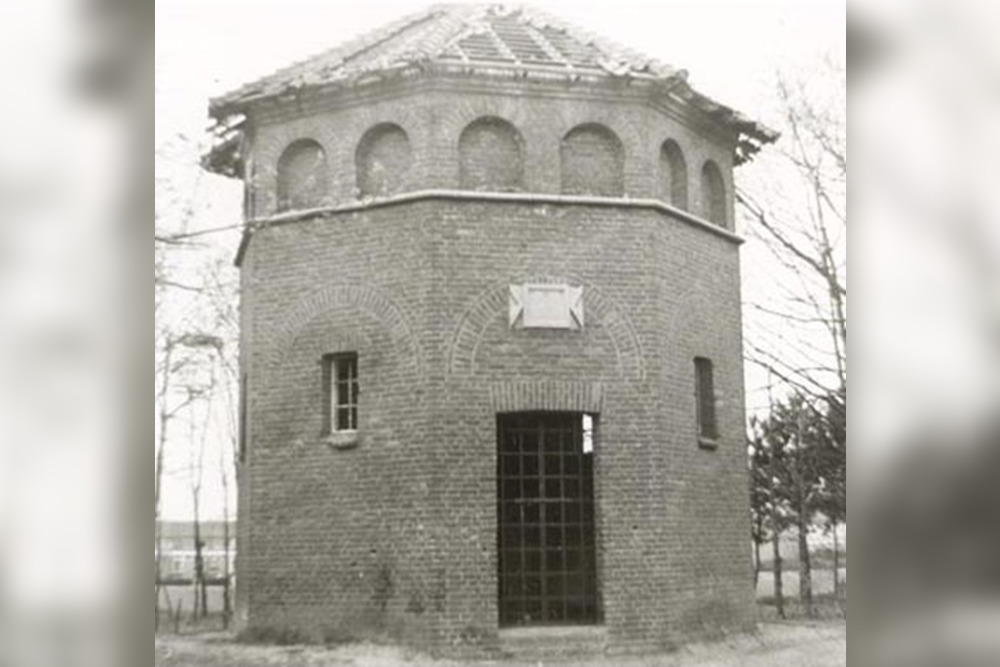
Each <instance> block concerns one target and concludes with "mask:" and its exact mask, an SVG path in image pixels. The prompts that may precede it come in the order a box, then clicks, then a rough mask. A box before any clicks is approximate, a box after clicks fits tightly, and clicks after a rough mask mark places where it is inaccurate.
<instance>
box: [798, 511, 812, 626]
mask: <svg viewBox="0 0 1000 667" xmlns="http://www.w3.org/2000/svg"><path fill="white" fill-rule="evenodd" d="M803 516H804V512H801V511H800V512H799V518H798V525H799V599H800V600H801V602H802V610H803V611H804V612H805V615H806V618H813V617H814V616H815V610H814V609H813V595H812V569H811V563H810V560H809V525H808V524H807V523H806V522H805V520H804V519H803Z"/></svg>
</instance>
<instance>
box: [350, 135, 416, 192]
mask: <svg viewBox="0 0 1000 667" xmlns="http://www.w3.org/2000/svg"><path fill="white" fill-rule="evenodd" d="M412 161H413V155H412V152H411V149H410V139H409V137H408V136H406V132H405V131H403V128H401V127H400V126H399V125H396V124H395V123H380V124H378V125H376V126H375V127H373V128H371V129H370V130H368V131H367V132H365V134H364V136H363V137H361V141H360V142H358V148H357V151H356V152H355V154H354V166H355V169H356V172H357V186H358V196H360V197H386V196H389V195H394V194H397V193H399V192H402V191H403V190H404V189H405V188H406V179H407V174H408V172H409V171H410V164H411V163H412Z"/></svg>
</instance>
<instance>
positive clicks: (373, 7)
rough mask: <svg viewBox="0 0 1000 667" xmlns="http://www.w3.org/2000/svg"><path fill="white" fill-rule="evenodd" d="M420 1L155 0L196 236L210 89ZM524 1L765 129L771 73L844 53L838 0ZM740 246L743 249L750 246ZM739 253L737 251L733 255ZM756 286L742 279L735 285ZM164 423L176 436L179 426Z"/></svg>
mask: <svg viewBox="0 0 1000 667" xmlns="http://www.w3.org/2000/svg"><path fill="white" fill-rule="evenodd" d="M427 4H430V3H422V2H413V1H410V0H388V1H385V0H382V1H379V2H368V3H355V2H334V1H331V0H313V1H311V2H310V1H307V0H161V2H158V3H156V46H155V67H156V95H155V105H156V127H155V142H156V146H157V148H158V149H159V148H161V147H168V150H166V151H165V153H167V154H168V155H169V158H168V159H166V160H159V159H158V160H157V177H158V178H166V179H168V180H170V182H171V184H172V187H173V189H174V191H175V192H179V193H182V194H183V196H184V197H188V198H189V199H190V202H191V208H192V211H193V215H192V217H191V219H190V221H189V223H188V224H189V226H190V228H191V229H208V228H216V227H227V228H230V229H229V230H228V231H224V232H220V233H217V234H212V235H208V236H206V237H204V239H205V242H206V243H210V244H213V245H214V246H215V247H216V248H218V249H219V252H220V253H222V254H225V253H232V254H235V250H236V244H237V243H238V231H237V230H236V227H238V225H239V223H240V202H241V198H242V192H241V187H240V185H239V183H237V182H235V181H231V180H228V179H223V178H221V177H218V176H214V175H209V174H205V173H204V172H201V171H200V170H198V169H197V167H196V159H197V153H198V150H197V148H198V146H199V145H204V142H205V141H206V137H205V134H204V133H205V129H206V128H207V127H208V125H209V120H208V116H207V108H208V100H209V98H210V97H212V96H215V95H220V94H222V93H225V92H228V91H229V90H231V89H234V88H236V87H238V86H239V85H241V84H243V83H246V82H248V81H251V80H253V79H255V78H257V77H260V76H264V75H266V74H269V73H271V72H272V71H274V70H276V69H278V68H280V67H283V66H286V65H288V64H290V63H292V62H294V61H297V60H301V59H303V58H307V57H309V56H311V55H313V54H316V53H319V52H321V51H324V50H326V49H328V48H331V47H333V46H337V45H339V44H340V43H342V42H344V41H346V40H348V39H351V38H353V37H355V36H357V35H359V34H361V33H364V32H367V31H369V30H372V29H375V28H378V27H380V26H381V25H383V24H385V23H388V22H391V21H394V20H396V19H398V18H399V17H401V16H403V15H405V14H407V13H412V12H414V11H419V10H421V9H422V8H423V7H425V6H426V5H427ZM530 4H532V5H533V6H535V7H538V8H539V9H542V10H545V11H547V12H549V13H551V14H554V15H557V16H559V17H560V18H562V19H564V20H566V21H568V22H570V23H573V24H576V25H577V26H579V27H581V28H583V29H585V30H587V31H589V32H593V33H597V34H600V35H602V36H603V37H605V38H607V39H610V40H612V41H615V42H618V43H620V44H622V45H625V46H628V47H630V48H632V49H633V50H636V51H639V52H642V53H645V54H648V55H650V56H653V57H655V58H657V59H658V60H661V61H663V62H666V63H669V64H671V65H673V66H675V67H679V68H683V69H686V70H687V71H688V73H689V79H688V81H689V83H691V85H692V86H694V87H695V88H696V89H697V90H699V91H700V92H702V93H705V94H707V95H709V96H710V97H713V98H715V99H718V100H719V101H721V102H723V103H725V104H727V105H729V106H731V107H734V108H736V109H738V110H740V111H742V112H744V113H746V114H748V115H750V116H751V117H754V118H755V119H757V120H761V121H763V122H765V123H767V124H771V125H777V124H778V123H777V120H778V118H777V107H776V100H775V96H774V81H775V75H776V73H777V72H779V71H781V72H783V73H785V74H786V75H789V76H808V74H809V72H810V71H811V70H812V69H813V68H816V67H818V66H819V64H820V63H821V62H822V61H823V59H824V58H827V57H831V56H832V57H834V58H835V59H838V60H841V61H842V60H843V57H844V56H843V54H844V50H845V28H846V18H845V16H846V14H845V6H844V3H843V2H839V1H831V0H822V1H818V0H814V1H809V0H752V1H751V0H748V1H736V0H728V1H723V0H697V1H694V0H687V1H680V2H678V1H671V0H662V1H659V2H631V1H629V0H621V1H616V2H608V1H602V2H596V1H590V2H568V1H559V0H555V1H538V2H533V3H530ZM179 137H185V138H187V139H186V140H180V139H179ZM178 146H180V148H177V147H178ZM175 149H176V150H175ZM749 250H750V253H749V254H750V255H751V256H752V253H753V249H752V248H751V249H749ZM747 255H748V253H747V252H746V251H745V252H744V257H745V258H746V257H747ZM744 261H746V260H744ZM761 287H762V286H761V285H749V286H746V285H745V288H744V291H745V293H746V291H747V289H748V288H749V289H750V290H751V291H752V290H754V289H757V288H761ZM181 311H183V304H182V305H181V306H180V311H178V312H181ZM762 382H763V381H762V379H761V377H760V375H759V374H755V372H754V371H753V370H752V369H748V375H747V390H748V396H747V401H748V404H749V405H750V407H751V409H753V408H754V406H756V407H758V408H759V407H760V404H761V401H762V400H763V394H762ZM220 421H221V420H220ZM176 430H177V431H178V432H179V433H178V435H177V436H176V437H178V438H180V437H181V436H182V434H183V431H184V430H185V429H184V428H178V429H176ZM210 440H212V441H211V442H209V443H208V445H207V446H208V448H209V451H208V452H207V454H206V461H210V462H214V461H218V460H219V456H218V449H217V448H219V447H228V446H229V445H228V444H226V443H224V442H222V440H223V439H221V438H210ZM176 449H177V450H182V449H183V448H180V447H178V448H176ZM178 457H179V458H178V459H177V460H176V461H174V462H173V463H172V464H171V465H168V470H169V469H172V470H174V471H175V473H174V474H172V475H168V478H167V480H166V481H165V487H164V508H163V515H164V516H165V517H166V518H172V519H184V518H189V517H190V515H191V500H190V491H189V490H188V486H187V482H186V480H185V475H186V472H185V471H186V469H187V467H188V464H187V462H186V461H187V454H186V453H185V454H182V453H178ZM209 467H210V468H211V465H210V466H209ZM217 477H218V476H217V474H213V473H212V471H211V470H210V471H208V472H207V473H206V477H205V488H204V491H203V493H204V499H203V501H202V502H203V505H204V509H203V512H204V513H205V514H206V515H207V516H208V517H210V518H217V517H219V516H221V507H222V502H221V499H222V492H221V489H220V488H219V485H218V483H217Z"/></svg>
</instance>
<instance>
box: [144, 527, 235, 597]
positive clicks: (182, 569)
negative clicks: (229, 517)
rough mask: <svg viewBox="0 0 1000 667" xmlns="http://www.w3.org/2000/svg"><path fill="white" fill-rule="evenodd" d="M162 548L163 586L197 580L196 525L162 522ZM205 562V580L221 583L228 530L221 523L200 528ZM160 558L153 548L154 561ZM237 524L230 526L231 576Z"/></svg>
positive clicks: (161, 577)
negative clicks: (219, 581) (164, 584)
mask: <svg viewBox="0 0 1000 667" xmlns="http://www.w3.org/2000/svg"><path fill="white" fill-rule="evenodd" d="M159 526H160V530H161V535H162V537H161V541H162V544H163V558H162V559H161V560H160V579H161V583H167V584H183V583H191V582H193V581H194V578H195V546H194V523H193V522H190V521H162V522H160V524H159ZM200 533H201V540H202V542H203V546H202V558H204V561H205V576H206V578H208V579H210V580H221V579H223V578H224V576H225V572H226V540H225V534H226V526H225V523H224V522H222V521H206V522H203V523H202V524H201V526H200ZM156 555H157V550H156V545H155V543H154V545H153V558H154V559H155V558H156ZM235 558H236V522H235V521H230V522H229V573H230V576H232V575H233V574H234V573H235V568H234V566H235Z"/></svg>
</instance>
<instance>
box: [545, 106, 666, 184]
mask: <svg viewBox="0 0 1000 667" xmlns="http://www.w3.org/2000/svg"><path fill="white" fill-rule="evenodd" d="M561 120H562V123H560V124H559V126H558V127H556V128H555V131H556V132H557V134H558V136H557V137H556V140H557V141H561V140H562V139H563V138H564V137H565V136H566V135H567V134H569V133H570V132H572V131H573V130H574V129H575V128H578V127H581V126H585V125H602V126H604V127H605V128H607V129H608V130H610V131H611V132H612V133H614V134H615V136H616V137H617V138H618V140H619V141H621V144H622V150H623V151H624V158H625V171H626V172H628V171H629V162H630V161H632V160H635V159H636V158H637V157H638V156H641V155H642V154H643V151H644V150H645V146H646V143H647V137H646V133H645V132H644V129H643V127H642V125H641V122H639V121H637V120H636V119H634V118H632V117H631V115H630V114H616V113H613V112H610V111H608V110H605V109H602V108H599V107H593V106H588V105H585V104H584V105H580V107H579V109H578V110H577V109H573V110H571V112H570V113H568V114H566V115H565V116H563V118H562V119H561Z"/></svg>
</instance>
